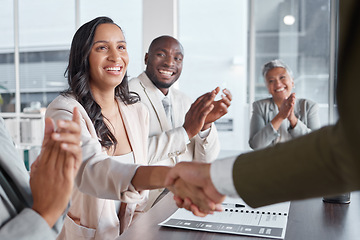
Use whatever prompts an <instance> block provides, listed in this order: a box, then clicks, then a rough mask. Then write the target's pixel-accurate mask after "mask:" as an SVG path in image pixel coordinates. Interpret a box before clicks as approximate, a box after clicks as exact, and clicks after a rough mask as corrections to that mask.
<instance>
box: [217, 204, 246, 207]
mask: <svg viewBox="0 0 360 240" xmlns="http://www.w3.org/2000/svg"><path fill="white" fill-rule="evenodd" d="M221 205H223V206H228V207H235V208H242V207H245V205H244V204H240V203H235V204H234V203H222V204H221Z"/></svg>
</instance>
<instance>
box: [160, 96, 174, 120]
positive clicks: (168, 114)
mask: <svg viewBox="0 0 360 240" xmlns="http://www.w3.org/2000/svg"><path fill="white" fill-rule="evenodd" d="M162 104H163V106H164V110H165V113H166V117H167V118H168V120H169V121H170V123H172V121H171V105H170V99H169V97H164V98H163V100H162Z"/></svg>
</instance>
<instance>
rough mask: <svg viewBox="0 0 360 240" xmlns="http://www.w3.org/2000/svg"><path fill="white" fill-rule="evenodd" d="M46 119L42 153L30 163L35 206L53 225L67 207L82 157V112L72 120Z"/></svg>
mask: <svg viewBox="0 0 360 240" xmlns="http://www.w3.org/2000/svg"><path fill="white" fill-rule="evenodd" d="M57 126H58V128H57V130H56V131H55V126H54V122H53V120H52V119H50V118H47V119H45V133H44V140H43V144H42V149H41V153H40V155H39V157H38V158H37V159H36V161H35V162H34V163H33V164H32V166H31V172H30V188H31V192H32V195H33V202H34V203H33V207H32V209H33V210H34V211H36V212H37V213H39V214H40V215H41V216H42V217H43V218H44V219H45V221H46V222H47V223H48V224H49V226H50V227H52V226H53V225H54V224H55V222H56V221H57V219H58V218H59V217H60V216H61V215H62V214H63V212H64V210H65V209H66V207H67V205H68V202H69V199H70V195H71V192H72V188H73V185H74V178H75V176H76V173H77V171H78V169H79V166H80V164H81V161H82V150H81V146H80V142H81V141H80V139H81V129H80V114H79V112H78V111H77V109H76V108H75V109H74V114H73V119H72V121H65V120H59V121H58V122H57Z"/></svg>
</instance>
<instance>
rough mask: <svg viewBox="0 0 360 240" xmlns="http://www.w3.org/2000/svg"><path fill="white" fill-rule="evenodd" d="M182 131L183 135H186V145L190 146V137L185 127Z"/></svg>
mask: <svg viewBox="0 0 360 240" xmlns="http://www.w3.org/2000/svg"><path fill="white" fill-rule="evenodd" d="M181 129H182V130H183V133H184V140H185V144H189V143H190V139H189V135H188V134H187V132H186V130H185V128H184V127H181Z"/></svg>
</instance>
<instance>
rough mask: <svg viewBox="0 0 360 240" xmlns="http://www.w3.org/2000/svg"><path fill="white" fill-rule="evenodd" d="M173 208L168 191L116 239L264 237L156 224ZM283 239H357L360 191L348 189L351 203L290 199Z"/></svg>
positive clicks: (359, 224) (218, 239)
mask: <svg viewBox="0 0 360 240" xmlns="http://www.w3.org/2000/svg"><path fill="white" fill-rule="evenodd" d="M176 209H177V207H176V205H175V202H174V200H173V195H172V193H168V194H167V195H166V196H165V197H164V198H163V199H161V200H160V201H159V202H158V203H157V204H156V205H155V206H154V207H153V208H151V209H150V210H149V211H148V212H146V213H145V214H143V215H142V216H141V217H139V218H138V219H137V220H136V221H135V222H134V223H133V224H132V225H131V226H130V228H129V229H128V230H127V231H125V232H124V233H123V234H122V235H121V236H120V237H118V238H116V240H125V239H126V240H139V239H141V240H190V239H196V240H232V239H245V240H246V239H248V240H256V239H262V240H264V239H267V238H260V237H250V236H242V235H232V234H224V233H211V232H204V231H194V230H186V229H178V228H169V227H161V226H158V223H160V222H162V221H164V220H165V219H167V218H168V217H169V216H170V215H171V214H172V213H174V212H175V211H176ZM285 239H288V240H312V239H314V240H355V239H356V240H358V239H360V192H352V193H351V203H350V204H334V203H324V202H323V201H322V198H313V199H307V200H299V201H292V202H291V204H290V210H289V218H288V225H287V230H286V234H285Z"/></svg>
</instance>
